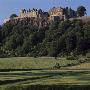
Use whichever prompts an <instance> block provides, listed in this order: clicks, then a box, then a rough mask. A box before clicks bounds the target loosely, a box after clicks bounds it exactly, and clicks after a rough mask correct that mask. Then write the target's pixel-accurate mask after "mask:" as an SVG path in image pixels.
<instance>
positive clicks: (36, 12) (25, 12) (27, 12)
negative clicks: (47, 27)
mask: <svg viewBox="0 0 90 90" xmlns="http://www.w3.org/2000/svg"><path fill="white" fill-rule="evenodd" d="M42 16H43V11H42V10H41V9H39V10H37V9H34V8H33V9H32V10H30V9H29V10H25V9H23V10H21V11H20V15H19V17H20V18H24V17H34V18H40V17H42Z"/></svg>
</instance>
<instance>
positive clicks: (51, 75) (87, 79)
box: [0, 70, 90, 90]
mask: <svg viewBox="0 0 90 90" xmlns="http://www.w3.org/2000/svg"><path fill="white" fill-rule="evenodd" d="M30 85H90V71H59V70H31V71H27V72H26V71H13V72H0V88H1V89H0V90H4V89H5V88H7V87H13V86H14V87H15V86H16V87H20V86H21V87H27V86H30ZM5 90H6V89H5ZM18 90H19V89H18Z"/></svg>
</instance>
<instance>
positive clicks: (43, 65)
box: [0, 57, 90, 69]
mask: <svg viewBox="0 0 90 90" xmlns="http://www.w3.org/2000/svg"><path fill="white" fill-rule="evenodd" d="M56 63H59V65H60V66H61V67H62V68H63V67H65V66H67V65H68V64H73V65H79V64H80V63H79V61H78V60H66V59H65V58H58V59H57V60H56V59H55V58H53V57H40V58H33V57H12V58H0V69H52V68H53V67H54V66H55V65H56ZM88 68H89V69H90V66H89V65H88Z"/></svg>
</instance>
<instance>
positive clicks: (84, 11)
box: [77, 6, 86, 17]
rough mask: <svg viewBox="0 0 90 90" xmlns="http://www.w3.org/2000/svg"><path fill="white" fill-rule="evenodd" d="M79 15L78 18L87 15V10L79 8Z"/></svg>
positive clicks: (82, 7)
mask: <svg viewBox="0 0 90 90" xmlns="http://www.w3.org/2000/svg"><path fill="white" fill-rule="evenodd" d="M77 14H78V16H80V17H81V16H84V15H85V14H86V8H85V7H84V6H79V7H78V8H77Z"/></svg>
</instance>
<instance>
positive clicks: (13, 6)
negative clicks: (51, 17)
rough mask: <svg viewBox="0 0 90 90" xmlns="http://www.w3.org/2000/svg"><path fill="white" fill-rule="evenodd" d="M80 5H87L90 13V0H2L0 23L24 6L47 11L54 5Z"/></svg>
mask: <svg viewBox="0 0 90 90" xmlns="http://www.w3.org/2000/svg"><path fill="white" fill-rule="evenodd" d="M79 5H83V6H85V7H86V9H87V14H88V15H90V0H0V23H1V22H2V21H3V19H4V18H5V17H8V16H9V15H11V14H12V13H16V14H18V13H19V11H20V9H23V8H25V9H29V8H31V9H32V8H37V9H40V8H41V9H43V10H45V11H47V10H48V9H49V8H51V7H53V6H62V7H66V6H68V7H71V8H73V9H76V8H77V7H78V6H79Z"/></svg>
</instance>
